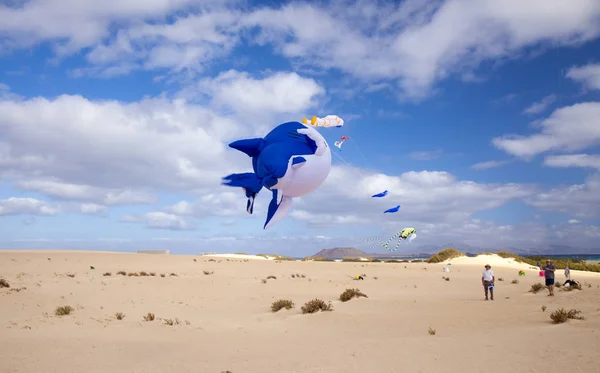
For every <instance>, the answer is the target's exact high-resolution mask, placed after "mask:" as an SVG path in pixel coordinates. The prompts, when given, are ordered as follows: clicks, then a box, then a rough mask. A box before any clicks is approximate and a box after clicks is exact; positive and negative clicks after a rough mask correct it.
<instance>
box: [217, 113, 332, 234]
mask: <svg viewBox="0 0 600 373" xmlns="http://www.w3.org/2000/svg"><path fill="white" fill-rule="evenodd" d="M229 146H230V147H231V148H233V149H237V150H239V151H241V152H243V153H246V154H247V155H248V156H249V157H251V158H252V168H253V170H254V172H248V173H241V174H231V175H228V176H226V177H225V178H223V184H224V185H228V186H232V187H242V188H243V190H244V193H245V194H246V197H247V198H248V202H247V204H246V211H248V213H249V214H252V212H253V210H254V199H255V198H256V195H257V194H258V192H260V190H261V189H262V188H263V187H265V188H267V189H268V190H270V191H271V192H272V193H273V198H272V200H271V203H270V204H269V209H268V211H267V219H266V221H265V224H264V226H263V229H267V228H269V227H270V226H272V225H273V224H275V223H276V222H278V221H280V220H281V219H283V218H284V217H285V216H286V215H287V214H288V211H289V210H290V207H291V206H292V198H293V197H301V196H304V195H306V194H309V193H311V192H313V191H314V190H315V189H317V188H319V186H321V184H322V183H323V182H324V181H325V179H327V175H329V170H330V169H331V149H330V148H329V145H327V141H325V139H324V138H323V136H321V134H320V133H319V132H318V131H317V130H316V129H314V128H312V127H311V126H310V125H304V124H302V123H300V122H287V123H283V124H280V125H279V126H277V127H275V128H274V129H273V130H272V131H271V132H269V133H268V134H267V135H266V136H265V137H264V138H254V139H244V140H238V141H235V142H232V143H231V144H229Z"/></svg>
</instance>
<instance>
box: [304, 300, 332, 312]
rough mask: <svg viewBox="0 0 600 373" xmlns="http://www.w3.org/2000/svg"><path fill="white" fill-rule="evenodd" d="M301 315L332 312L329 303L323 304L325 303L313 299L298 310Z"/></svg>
mask: <svg viewBox="0 0 600 373" xmlns="http://www.w3.org/2000/svg"><path fill="white" fill-rule="evenodd" d="M300 309H301V310H302V313H315V312H318V311H333V306H332V305H331V302H329V303H325V301H323V300H321V299H313V300H311V301H308V302H306V303H305V304H304V306H302V307H301V308H300Z"/></svg>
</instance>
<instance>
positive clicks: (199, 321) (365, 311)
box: [0, 251, 600, 373]
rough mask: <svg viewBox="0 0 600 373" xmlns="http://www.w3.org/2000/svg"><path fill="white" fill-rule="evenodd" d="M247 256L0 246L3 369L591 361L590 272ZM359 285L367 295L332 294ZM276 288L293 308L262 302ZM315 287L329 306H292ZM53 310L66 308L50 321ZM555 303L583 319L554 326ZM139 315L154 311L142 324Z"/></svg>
mask: <svg viewBox="0 0 600 373" xmlns="http://www.w3.org/2000/svg"><path fill="white" fill-rule="evenodd" d="M194 259H195V260H194ZM248 259H249V258H248V257H247V256H243V257H236V256H227V257H218V256H213V257H206V256H180V255H149V254H128V253H99V252H74V251H60V252H58V251H36V252H31V251H0V277H2V278H4V279H6V280H7V281H8V282H9V283H10V286H11V287H10V288H1V289H0V310H1V311H0V329H1V333H0V372H44V373H46V372H48V373H49V372H61V373H70V372H86V373H87V372H89V373H95V372H111V373H113V372H128V373H131V372H144V373H150V372H202V373H204V372H206V373H211V372H215V373H219V372H225V371H230V372H233V373H251V372H256V373H258V372H260V373H270V372H277V373H283V372H344V373H352V372H361V373H371V372H373V373H385V372H390V373H391V372H445V373H452V372H461V373H464V372H485V373H490V372H498V373H500V372H503V373H504V372H560V371H569V372H598V362H597V356H598V346H599V342H600V274H590V273H581V272H578V271H572V276H573V277H574V278H575V279H578V280H580V281H581V282H583V283H585V284H586V285H585V286H584V287H583V290H581V291H577V290H575V291H571V292H567V291H557V296H556V297H553V298H550V297H547V296H546V294H547V293H546V292H544V291H543V292H540V293H538V294H532V293H529V292H528V290H529V288H530V286H531V284H533V283H535V282H539V281H540V278H539V277H537V274H536V272H537V271H536V270H533V269H529V268H528V267H529V266H528V265H523V264H519V263H515V262H514V261H511V260H509V259H501V258H498V257H496V256H490V257H487V258H486V257H478V258H457V259H453V260H451V261H450V262H451V263H452V265H451V266H450V268H451V270H452V272H451V273H444V272H443V271H442V268H443V267H444V266H447V264H425V263H413V264H404V263H333V262H293V261H291V262H287V261H283V262H279V261H274V260H248ZM485 263H490V264H491V265H492V266H493V269H494V270H495V272H496V277H502V278H504V281H502V282H498V283H497V287H496V300H495V301H493V302H491V301H488V302H486V301H483V291H482V288H481V285H480V278H481V275H480V273H481V270H482V269H483V268H482V266H483V264H485ZM90 266H93V267H94V269H91V268H90ZM519 269H524V270H525V271H526V273H527V274H526V276H524V277H518V271H519ZM118 271H125V272H126V273H130V272H137V273H138V274H139V273H140V272H142V271H145V272H146V273H148V274H150V273H151V272H154V273H155V276H120V275H117V272H118ZM205 271H206V273H207V274H205ZM107 272H110V273H111V276H103V274H104V273H107ZM171 273H173V274H176V276H175V275H174V276H171ZM161 274H164V277H161ZM292 274H294V275H295V274H300V275H304V277H302V276H300V277H295V278H292V277H291V275H292ZM356 274H366V277H365V280H364V281H353V280H352V279H351V276H354V275H356ZM270 275H272V276H276V279H270V280H267V281H266V282H265V283H263V281H261V280H262V279H265V278H266V277H267V276H270ZM71 276H72V277H71ZM442 276H449V277H450V279H451V280H450V281H445V280H443V279H442ZM557 278H558V279H560V280H561V281H562V280H564V276H563V275H562V271H558V272H557ZM513 279H518V280H519V283H518V284H511V281H512V280H513ZM354 287H357V288H359V289H360V290H361V291H362V292H364V293H366V294H367V295H368V298H359V299H352V300H350V301H349V302H345V303H342V302H340V301H339V300H337V299H338V297H339V294H340V293H341V292H342V291H344V290H345V289H346V288H354ZM15 289H20V291H15ZM281 298H283V299H290V300H292V301H294V302H295V304H296V307H295V308H293V309H292V310H289V311H286V310H281V311H279V312H277V313H272V312H271V310H270V305H271V303H272V302H273V301H275V300H277V299H281ZM313 298H321V299H323V300H324V301H331V303H332V304H333V311H332V312H321V313H316V314H302V313H301V312H300V307H301V306H302V305H303V304H304V303H305V302H307V301H309V300H311V299H313ZM62 305H69V306H71V307H73V308H74V311H73V312H72V313H71V314H70V315H66V316H55V315H54V311H55V309H56V307H58V306H62ZM542 305H546V306H547V310H546V312H543V311H542V310H541V306H542ZM559 307H565V308H567V309H570V308H575V309H578V310H581V311H582V315H583V316H585V318H586V319H585V320H570V321H568V322H567V323H564V324H552V323H551V322H550V318H549V314H550V312H552V311H554V310H556V309H557V308H559ZM117 312H122V313H124V314H125V318H124V319H122V320H117V319H116V318H115V316H114V315H115V313H117ZM149 312H151V313H154V314H155V315H156V320H154V321H151V322H147V321H144V320H143V316H145V315H146V314H147V313H149ZM162 319H172V320H173V322H174V323H175V322H176V320H179V324H175V325H172V326H169V325H166V324H165V322H164V320H162ZM429 328H432V329H435V330H436V334H435V335H430V334H429V333H428V329H429Z"/></svg>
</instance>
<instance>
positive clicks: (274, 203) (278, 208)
mask: <svg viewBox="0 0 600 373" xmlns="http://www.w3.org/2000/svg"><path fill="white" fill-rule="evenodd" d="M290 207H292V198H291V197H286V196H283V193H282V192H281V191H280V190H278V189H274V190H273V199H271V203H269V209H268V211H267V220H266V221H265V225H264V227H263V229H267V228H269V227H270V226H272V225H273V224H275V223H277V222H278V221H280V220H282V219H283V218H285V217H286V216H287V214H288V212H289V211H290Z"/></svg>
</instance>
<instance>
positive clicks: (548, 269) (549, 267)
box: [544, 259, 556, 297]
mask: <svg viewBox="0 0 600 373" xmlns="http://www.w3.org/2000/svg"><path fill="white" fill-rule="evenodd" d="M554 271H556V267H555V266H554V264H552V262H551V261H550V259H547V260H546V265H545V266H544V277H545V278H546V286H547V287H548V291H550V294H548V296H549V297H553V296H554Z"/></svg>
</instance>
